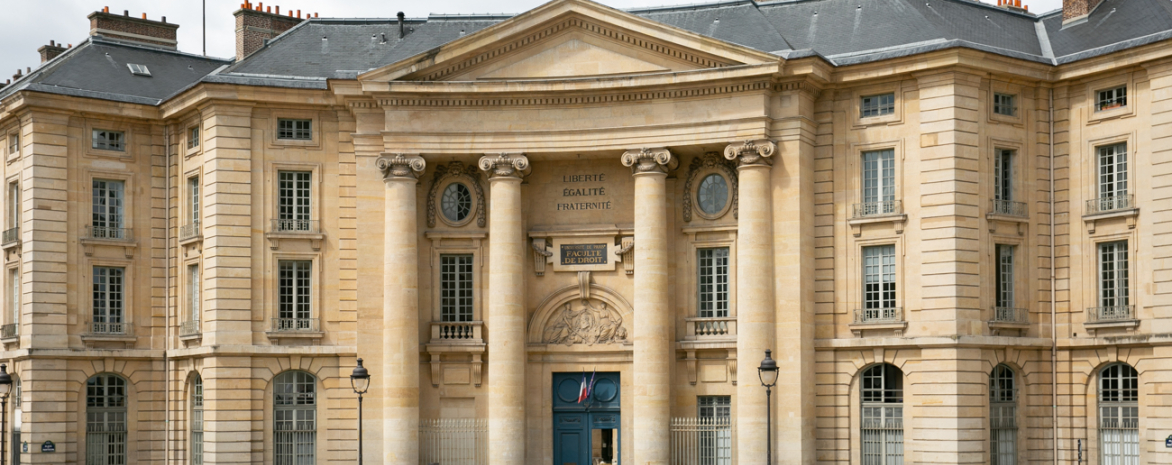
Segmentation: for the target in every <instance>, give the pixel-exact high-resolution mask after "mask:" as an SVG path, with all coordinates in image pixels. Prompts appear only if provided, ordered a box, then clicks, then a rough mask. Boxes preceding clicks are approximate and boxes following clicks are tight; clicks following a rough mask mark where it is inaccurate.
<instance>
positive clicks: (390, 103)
mask: <svg viewBox="0 0 1172 465" xmlns="http://www.w3.org/2000/svg"><path fill="white" fill-rule="evenodd" d="M771 87H772V85H771V84H770V83H769V82H766V81H760V82H750V83H744V84H728V85H722V86H711V87H699V88H692V89H676V90H652V91H641V92H639V91H636V92H625V93H615V94H603V95H597V94H595V95H590V94H580V95H572V96H565V97H548V96H546V97H526V96H523V95H517V96H514V97H492V98H466V97H465V98H461V97H448V98H383V99H379V101H378V102H379V105H381V106H383V107H510V106H565V105H599V104H608V103H616V102H638V101H644V100H662V99H678V98H690V97H702V96H709V95H722V94H734V93H740V92H757V91H762V90H770V88H771Z"/></svg>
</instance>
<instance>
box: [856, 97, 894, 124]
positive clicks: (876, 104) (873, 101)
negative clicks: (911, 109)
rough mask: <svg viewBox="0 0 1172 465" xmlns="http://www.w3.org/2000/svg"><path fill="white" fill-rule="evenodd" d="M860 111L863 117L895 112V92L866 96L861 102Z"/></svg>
mask: <svg viewBox="0 0 1172 465" xmlns="http://www.w3.org/2000/svg"><path fill="white" fill-rule="evenodd" d="M860 111H861V112H862V115H861V116H862V117H863V118H869V117H872V116H883V115H890V114H893V113H895V93H894V92H888V93H886V94H879V95H867V96H864V97H863V101H862V102H861V103H860Z"/></svg>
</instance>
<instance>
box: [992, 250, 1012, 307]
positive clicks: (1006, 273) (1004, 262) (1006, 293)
mask: <svg viewBox="0 0 1172 465" xmlns="http://www.w3.org/2000/svg"><path fill="white" fill-rule="evenodd" d="M1016 251H1017V247H1015V246H1012V245H1005V244H997V283H996V284H997V306H998V307H1014V303H1015V302H1016V301H1015V300H1014V262H1013V259H1014V254H1015V253H1016Z"/></svg>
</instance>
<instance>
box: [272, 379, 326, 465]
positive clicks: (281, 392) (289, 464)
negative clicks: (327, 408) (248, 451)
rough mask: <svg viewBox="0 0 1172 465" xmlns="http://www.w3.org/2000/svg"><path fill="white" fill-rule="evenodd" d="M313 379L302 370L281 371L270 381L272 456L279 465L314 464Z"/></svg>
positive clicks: (315, 419)
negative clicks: (271, 384)
mask: <svg viewBox="0 0 1172 465" xmlns="http://www.w3.org/2000/svg"><path fill="white" fill-rule="evenodd" d="M315 383H316V379H315V378H314V377H313V375H310V374H309V373H305V372H301V371H287V372H284V373H281V374H280V375H278V376H277V378H276V379H275V380H274V384H273V448H274V450H273V456H274V463H276V464H278V465H308V464H313V463H315V460H316V453H315V452H316V447H317V446H316V444H317V415H316V403H317V402H316V388H315Z"/></svg>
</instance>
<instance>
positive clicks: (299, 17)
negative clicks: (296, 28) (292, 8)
mask: <svg viewBox="0 0 1172 465" xmlns="http://www.w3.org/2000/svg"><path fill="white" fill-rule="evenodd" d="M297 19H301V10H297Z"/></svg>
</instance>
